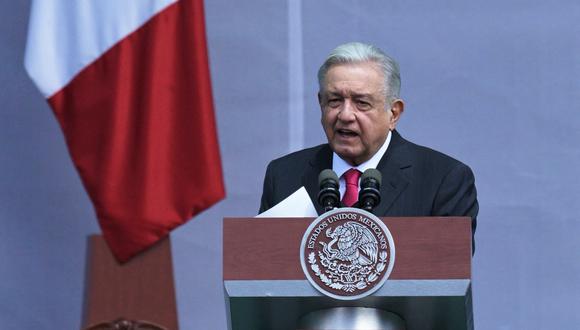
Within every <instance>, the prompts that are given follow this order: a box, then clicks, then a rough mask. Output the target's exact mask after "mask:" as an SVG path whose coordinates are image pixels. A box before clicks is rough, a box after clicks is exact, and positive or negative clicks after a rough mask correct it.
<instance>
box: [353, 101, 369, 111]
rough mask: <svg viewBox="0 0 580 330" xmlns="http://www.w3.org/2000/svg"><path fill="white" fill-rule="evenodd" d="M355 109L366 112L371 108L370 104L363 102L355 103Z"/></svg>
mask: <svg viewBox="0 0 580 330" xmlns="http://www.w3.org/2000/svg"><path fill="white" fill-rule="evenodd" d="M356 104H357V107H358V108H359V109H361V110H367V109H370V108H371V104H370V103H368V102H365V101H357V103H356Z"/></svg>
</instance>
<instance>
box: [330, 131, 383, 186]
mask: <svg viewBox="0 0 580 330" xmlns="http://www.w3.org/2000/svg"><path fill="white" fill-rule="evenodd" d="M391 136H392V134H391V131H389V134H387V138H386V140H385V143H383V145H382V146H381V148H380V149H379V150H378V151H377V152H376V153H375V154H374V155H373V156H372V157H371V159H369V160H367V161H366V162H364V163H362V164H360V165H359V166H355V167H353V166H352V165H350V164H349V163H347V162H346V161H345V160H344V159H342V158H340V156H338V155H337V154H336V153H335V152H332V170H333V171H334V172H335V173H336V175H338V177H339V178H340V177H341V176H342V175H343V174H344V173H345V172H346V171H348V170H349V169H351V168H356V169H357V170H359V171H361V173H364V171H366V170H368V169H369V168H377V166H378V165H379V162H380V161H381V158H383V156H384V155H385V153H386V152H387V148H388V147H389V144H390V143H391Z"/></svg>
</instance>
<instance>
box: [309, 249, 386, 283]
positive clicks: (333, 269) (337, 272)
mask: <svg viewBox="0 0 580 330" xmlns="http://www.w3.org/2000/svg"><path fill="white" fill-rule="evenodd" d="M318 257H319V258H320V263H321V264H322V265H323V266H324V267H326V270H325V271H324V272H322V271H321V269H320V266H319V265H318V264H317V262H316V255H315V253H314V252H310V254H308V263H309V264H310V269H312V271H313V272H314V274H315V275H316V276H317V277H318V278H319V279H320V281H322V283H324V285H326V286H328V287H329V288H332V289H335V290H340V291H344V292H348V293H351V292H354V291H355V290H357V289H358V290H364V289H365V288H366V287H367V286H368V285H369V284H371V283H373V282H375V281H376V280H377V279H378V278H379V275H380V274H381V273H382V272H383V271H384V270H385V267H386V266H387V251H386V250H382V251H381V252H380V253H379V258H378V260H377V264H376V265H368V266H361V265H350V266H347V265H345V264H343V263H339V262H337V261H336V260H330V259H328V258H327V257H326V256H325V255H324V254H323V253H321V252H318Z"/></svg>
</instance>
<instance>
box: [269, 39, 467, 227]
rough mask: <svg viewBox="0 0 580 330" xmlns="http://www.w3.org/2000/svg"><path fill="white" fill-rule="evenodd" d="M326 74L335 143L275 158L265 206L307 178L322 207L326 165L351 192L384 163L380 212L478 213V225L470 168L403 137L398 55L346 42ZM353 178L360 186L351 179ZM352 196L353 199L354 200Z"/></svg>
mask: <svg viewBox="0 0 580 330" xmlns="http://www.w3.org/2000/svg"><path fill="white" fill-rule="evenodd" d="M318 80H319V86H320V90H319V93H318V100H319V103H320V109H321V113H322V118H321V122H322V127H323V129H324V132H325V134H326V137H327V139H328V144H323V145H320V146H317V147H314V148H309V149H305V150H301V151H298V152H295V153H292V154H289V155H287V156H284V157H282V158H279V159H276V160H274V161H272V162H271V163H270V164H269V165H268V169H267V171H266V177H265V180H264V190H263V194H262V201H261V205H260V212H263V211H265V210H267V209H269V208H271V207H272V206H274V205H276V204H277V203H279V202H280V201H282V200H283V199H284V198H286V197H288V196H289V195H291V194H292V193H293V192H295V191H296V190H298V189H299V188H300V187H302V186H304V187H305V188H306V190H307V191H308V194H309V196H310V198H311V199H312V201H313V203H314V205H315V206H316V208H317V211H318V213H319V214H321V213H322V211H323V210H322V207H321V206H320V205H319V204H318V203H317V195H318V190H319V187H318V174H319V173H320V172H321V171H322V170H324V169H328V168H331V169H333V170H334V171H335V172H336V173H337V175H338V176H339V177H340V191H341V196H344V197H345V199H346V197H347V195H349V194H350V195H354V196H356V193H357V192H358V190H357V189H358V187H357V185H358V181H357V180H358V179H359V176H360V173H362V172H364V170H366V169H368V168H376V169H377V170H379V171H380V172H381V174H382V178H383V179H382V185H381V189H380V190H381V197H382V198H381V202H380V204H379V205H377V206H376V208H375V209H374V210H373V213H375V214H376V215H377V216H470V217H471V218H472V220H473V222H472V226H473V231H474V232H475V227H476V217H477V212H478V204H477V194H476V189H475V184H474V181H475V180H474V176H473V173H472V171H471V170H470V168H469V167H468V166H466V165H465V164H463V163H461V162H459V161H457V160H455V159H453V158H451V157H449V156H446V155H444V154H442V153H440V152H437V151H435V150H432V149H429V148H426V147H422V146H418V145H416V144H414V143H411V142H409V141H407V140H405V139H403V138H402V137H401V135H400V134H399V133H398V132H397V131H396V130H395V128H396V124H397V122H398V120H399V118H400V117H401V115H402V113H403V110H404V103H403V101H402V100H401V99H400V98H399V90H400V74H399V68H398V65H397V63H396V62H395V61H394V60H393V59H391V58H390V57H389V56H387V55H386V54H385V53H384V52H382V51H381V50H380V49H378V48H376V47H375V46H372V45H366V44H361V43H348V44H344V45H341V46H339V47H337V48H336V49H335V50H333V51H332V52H331V54H330V55H329V57H328V58H327V59H326V61H325V62H324V63H323V65H322V66H321V67H320V70H319V72H318ZM353 175H354V176H353ZM350 177H354V179H349V178H350ZM352 180H354V188H353V185H352V184H347V181H348V182H353V181H352ZM349 190H350V191H349ZM353 190H354V191H353ZM345 199H343V202H345V204H347V205H349V204H351V203H352V201H346V200H345Z"/></svg>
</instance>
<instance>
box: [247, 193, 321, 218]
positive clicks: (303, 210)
mask: <svg viewBox="0 0 580 330" xmlns="http://www.w3.org/2000/svg"><path fill="white" fill-rule="evenodd" d="M317 216H318V213H316V209H315V208H314V204H312V200H310V196H308V192H307V191H306V188H304V187H302V188H300V189H298V190H296V191H295V192H294V193H292V195H290V196H288V197H286V199H284V200H283V201H281V202H280V203H278V204H276V206H274V207H272V208H270V209H269V210H267V211H265V212H262V213H260V214H258V215H257V216H256V218H291V217H317Z"/></svg>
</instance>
